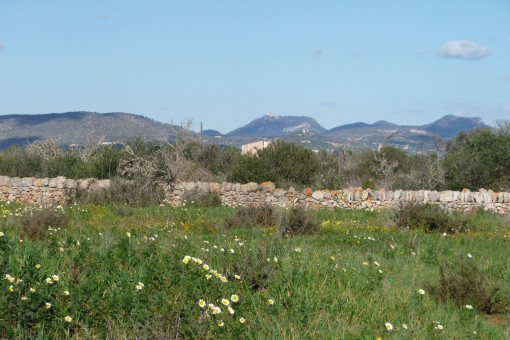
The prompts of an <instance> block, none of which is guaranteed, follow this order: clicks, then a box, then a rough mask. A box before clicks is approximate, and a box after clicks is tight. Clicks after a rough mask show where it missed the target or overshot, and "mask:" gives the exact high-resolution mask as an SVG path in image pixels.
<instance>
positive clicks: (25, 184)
mask: <svg viewBox="0 0 510 340" xmlns="http://www.w3.org/2000/svg"><path fill="white" fill-rule="evenodd" d="M33 184H34V178H33V177H25V178H23V179H22V180H21V183H20V186H22V187H31V186H32V185H33Z"/></svg>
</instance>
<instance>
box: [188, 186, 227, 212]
mask: <svg viewBox="0 0 510 340" xmlns="http://www.w3.org/2000/svg"><path fill="white" fill-rule="evenodd" d="M184 201H186V202H187V203H192V204H195V205H197V206H199V207H204V208H209V207H217V206H220V205H221V198H220V194H219V193H218V192H216V191H211V192H200V191H198V190H192V191H188V192H186V193H185V194H184Z"/></svg>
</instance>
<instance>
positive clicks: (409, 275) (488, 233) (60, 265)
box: [0, 202, 510, 339]
mask: <svg viewBox="0 0 510 340" xmlns="http://www.w3.org/2000/svg"><path fill="white" fill-rule="evenodd" d="M27 209H29V208H28V207H27V206H23V205H19V204H7V203H5V202H1V203H0V213H1V215H0V216H1V217H0V231H1V232H2V234H1V235H2V236H0V274H1V275H2V276H1V281H0V305H1V306H2V308H0V338H48V339H64V338H74V339H82V338H94V337H95V338H98V339H118V338H128V339H136V338H143V339H168V338H197V339H209V338H215V337H216V338H247V339H252V338H254V339H282V338H283V339H287V338H288V339H353V338H361V339H376V338H378V337H380V338H384V339H386V338H395V339H406V338H409V339H413V338H416V339H429V338H444V339H454V338H462V339H469V338H481V339H505V338H508V337H509V332H510V315H509V313H508V310H506V309H505V308H506V307H508V306H506V307H505V308H497V309H493V310H491V312H490V313H488V312H487V310H484V308H483V306H482V305H479V304H477V303H476V301H475V300H473V299H476V296H477V294H474V295H470V294H471V293H469V292H468V293H466V289H467V290H468V291H469V288H468V287H469V282H471V281H469V280H470V279H469V278H472V276H470V275H471V274H469V271H465V272H463V274H462V273H460V272H458V271H455V268H458V267H453V268H452V266H448V265H447V264H448V263H451V262H452V261H453V259H462V261H466V263H468V266H474V267H476V276H477V277H483V278H484V280H485V283H484V284H483V285H482V287H485V288H487V289H486V290H482V292H489V293H490V292H491V291H492V289H493V288H498V294H500V295H501V296H505V292H508V291H509V285H510V284H509V282H510V264H509V261H508V249H509V238H510V224H509V222H508V220H507V219H505V218H500V217H497V216H493V215H488V214H481V215H477V216H474V217H470V218H472V219H473V220H476V221H478V223H479V225H480V226H479V227H478V228H476V231H467V232H465V233H457V234H447V235H446V236H443V235H442V234H440V233H430V232H425V231H424V230H421V229H417V230H401V229H399V228H396V227H394V226H392V225H391V223H390V222H389V221H390V220H391V219H390V217H389V216H388V214H387V213H386V212H366V211H347V210H323V211H317V212H311V213H310V214H312V215H314V218H316V219H317V220H318V221H320V223H319V226H318V228H317V231H316V232H315V233H313V234H293V235H288V234H282V233H281V232H279V228H278V227H277V226H274V225H256V226H250V227H246V226H241V225H238V226H235V225H234V226H231V227H230V228H225V227H224V226H225V222H224V221H225V220H226V219H228V218H232V217H235V216H236V210H235V209H233V208H228V207H224V206H220V207H214V208H200V207H197V206H187V207H180V208H174V207H170V206H152V207H147V208H132V207H130V206H126V205H118V204H117V205H114V204H111V205H106V206H102V205H91V206H78V205H74V206H67V207H64V209H65V212H66V216H68V218H69V226H68V227H67V228H58V227H56V228H51V229H50V230H48V233H47V234H45V237H44V238H43V239H42V240H40V239H34V240H31V239H29V238H24V237H23V236H22V233H21V232H20V229H19V228H17V227H16V221H17V220H18V219H19V218H20V215H21V214H23V211H25V210H27ZM16 215H18V216H16ZM204 266H206V267H204ZM206 268H207V269H206ZM440 268H441V270H440ZM469 268H471V267H469ZM441 271H442V273H444V275H443V276H444V277H446V281H448V278H451V277H459V275H460V276H461V277H463V278H465V280H466V282H467V283H468V284H467V285H466V286H463V287H464V290H463V291H462V292H463V293H462V294H465V295H466V296H468V297H469V298H468V299H467V300H462V302H460V303H457V300H455V294H456V293H455V292H454V291H453V290H451V289H450V290H448V289H446V290H445V289H443V290H439V291H436V288H434V287H438V286H437V285H438V284H440V285H441V286H439V287H443V288H446V287H447V285H448V284H447V283H445V282H446V281H444V280H445V279H443V276H442V274H441ZM208 275H210V276H208ZM455 275H457V276H455ZM55 276H56V277H55ZM48 279H50V281H51V283H49V281H48ZM442 280H443V281H442ZM448 282H451V279H450V281H448ZM450 288H451V287H450ZM420 290H423V291H424V294H420V292H421V291H420ZM66 291H68V292H69V294H66ZM444 291H446V292H447V293H446V294H444V296H445V297H446V298H444V299H443V298H440V296H441V292H444ZM438 294H439V295H438ZM448 294H450V295H448ZM451 294H454V295H451ZM479 295H483V294H481V293H480V294H479ZM236 296H237V298H238V299H236ZM438 296H439V298H438ZM223 299H225V300H228V306H226V305H225V304H224V303H226V302H225V301H223V302H222V300H223ZM470 299H471V300H470ZM201 300H203V301H204V304H205V305H204V306H203V308H202V307H201V306H200V303H201ZM498 301H503V300H498ZM271 302H272V303H271ZM46 303H49V304H51V305H50V307H49V308H47V305H46ZM502 303H503V305H502V306H505V302H504V301H503V302H502ZM209 304H212V305H213V307H212V308H211V307H209ZM466 305H471V306H473V309H468V308H466ZM214 307H219V308H220V309H221V313H217V309H216V312H215V308H214ZM228 307H230V308H232V310H233V314H231V312H229V309H228ZM66 317H70V318H71V321H70V322H68V321H66ZM241 318H243V319H242V320H244V323H241V322H240V319H241ZM68 320H69V319H68ZM220 325H221V326H220ZM404 325H405V326H404ZM388 328H391V330H388Z"/></svg>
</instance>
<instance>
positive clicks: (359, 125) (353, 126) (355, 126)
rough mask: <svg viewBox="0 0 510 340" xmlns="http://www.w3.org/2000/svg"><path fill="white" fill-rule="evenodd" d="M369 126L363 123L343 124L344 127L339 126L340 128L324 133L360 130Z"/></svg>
mask: <svg viewBox="0 0 510 340" xmlns="http://www.w3.org/2000/svg"><path fill="white" fill-rule="evenodd" d="M369 126H370V124H367V123H363V122H357V123H351V124H345V125H340V126H337V127H334V128H332V129H331V130H328V131H327V132H326V133H332V132H336V131H342V130H350V129H360V128H364V127H369Z"/></svg>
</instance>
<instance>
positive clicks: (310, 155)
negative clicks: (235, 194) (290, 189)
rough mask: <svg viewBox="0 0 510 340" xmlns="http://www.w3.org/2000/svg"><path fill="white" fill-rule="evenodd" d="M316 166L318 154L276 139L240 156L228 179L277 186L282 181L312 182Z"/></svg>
mask: <svg viewBox="0 0 510 340" xmlns="http://www.w3.org/2000/svg"><path fill="white" fill-rule="evenodd" d="M319 168H320V162H319V158H318V156H317V155H316V154H315V153H314V152H313V151H312V150H310V149H307V148H305V147H304V146H302V145H299V144H295V143H289V142H285V141H282V140H276V141H274V142H272V143H271V144H270V145H269V146H268V147H267V148H265V149H263V150H261V151H259V152H258V153H257V155H253V156H252V155H243V156H241V157H239V158H238V159H237V162H236V164H235V166H234V168H233V169H232V173H231V175H230V176H229V181H232V182H240V183H248V182H257V183H261V182H265V181H272V182H274V183H275V184H276V186H278V187H282V183H295V184H296V185H298V186H299V185H304V186H311V185H312V184H313V183H315V181H316V179H317V175H318V170H319Z"/></svg>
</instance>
